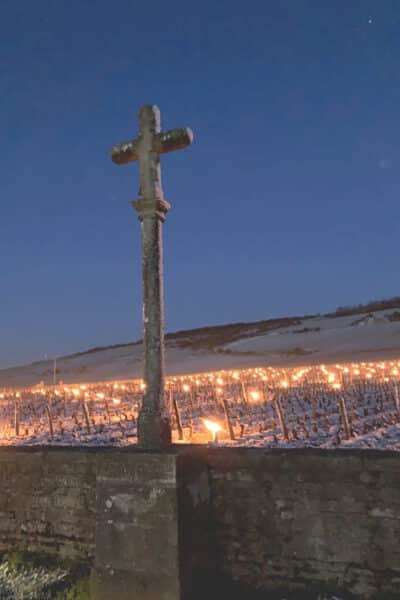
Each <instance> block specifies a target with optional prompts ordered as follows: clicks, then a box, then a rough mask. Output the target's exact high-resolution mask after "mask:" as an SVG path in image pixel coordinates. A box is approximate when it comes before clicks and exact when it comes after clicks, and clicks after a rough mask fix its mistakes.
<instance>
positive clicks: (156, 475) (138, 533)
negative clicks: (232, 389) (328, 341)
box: [0, 447, 400, 600]
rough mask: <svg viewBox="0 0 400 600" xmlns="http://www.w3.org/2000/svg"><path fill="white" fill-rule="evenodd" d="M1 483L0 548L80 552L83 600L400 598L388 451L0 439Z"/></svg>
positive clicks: (396, 482) (396, 470)
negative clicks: (165, 449)
mask: <svg viewBox="0 0 400 600" xmlns="http://www.w3.org/2000/svg"><path fill="white" fill-rule="evenodd" d="M0 485H1V488H0V489H1V493H0V551H9V550H11V549H18V550H28V551H30V552H34V553H35V552H37V553H47V554H52V555H57V556H60V557H62V558H72V559H78V560H80V561H82V560H83V561H87V562H88V563H90V564H91V565H92V566H93V578H92V579H93V590H94V591H93V594H94V595H93V598H94V599H95V600H110V598H112V597H113V596H115V597H118V599H119V600H131V599H132V600H133V599H134V600H152V599H153V598H157V600H180V599H181V598H184V599H185V600H194V599H195V598H197V597H198V598H200V597H201V598H204V597H208V599H209V600H211V599H212V598H214V597H221V595H224V594H225V595H229V594H230V596H229V597H231V598H233V597H235V595H236V592H237V597H240V598H241V599H243V598H248V599H250V598H253V597H254V598H256V597H258V593H259V594H261V596H260V597H262V598H263V599H264V600H265V599H266V598H275V597H276V598H279V600H281V599H282V598H283V597H284V598H287V600H289V598H295V599H296V600H300V598H301V597H302V596H301V593H302V591H304V590H306V589H308V590H309V589H313V588H314V589H318V590H321V589H325V588H326V589H327V590H328V589H329V590H331V591H332V592H336V593H337V595H338V596H339V597H341V598H345V600H349V599H350V598H352V597H354V598H359V599H360V600H369V599H372V598H374V599H376V600H384V599H386V598H393V599H395V598H396V599H397V600H398V598H400V458H399V455H398V454H395V453H390V452H372V451H364V450H363V451H353V450H352V451H350V450H349V451H345V450H340V451H321V450H291V451H283V450H276V451H268V452H266V451H262V450H255V449H254V450H251V449H249V450H245V449H243V450H240V449H223V448H215V449H211V448H206V447H202V448H197V449H196V448H184V447H180V448H175V449H173V450H172V451H171V452H169V453H163V454H157V453H149V452H140V451H138V450H135V449H133V448H132V449H126V450H125V449H124V450H118V449H72V448H68V449H56V448H51V449H50V448H47V449H34V448H26V449H24V448H18V449H16V448H1V449H0ZM343 590H344V591H345V593H343ZM283 592H284V594H285V595H282V593H283ZM339 592H340V593H341V595H340V593H339ZM266 593H268V595H265V594H266ZM291 594H292V595H291ZM307 598H309V596H307Z"/></svg>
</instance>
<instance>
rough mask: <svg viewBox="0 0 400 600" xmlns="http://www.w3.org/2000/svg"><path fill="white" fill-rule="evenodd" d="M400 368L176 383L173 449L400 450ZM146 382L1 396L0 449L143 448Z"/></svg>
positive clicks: (389, 364) (213, 375) (208, 376)
mask: <svg viewBox="0 0 400 600" xmlns="http://www.w3.org/2000/svg"><path fill="white" fill-rule="evenodd" d="M399 379H400V361H386V362H383V361H380V362H378V363H348V364H336V365H329V366H326V365H319V366H310V367H301V368H290V369H288V368H285V369H282V368H273V367H264V368H255V369H244V370H235V371H222V372H210V373H199V374H197V375H195V374H192V375H183V376H179V377H170V378H168V379H167V383H166V398H165V400H166V402H167V403H168V404H169V409H170V414H171V415H172V426H173V436H174V441H175V442H186V443H203V444H204V443H208V442H210V441H212V434H211V433H210V432H209V431H208V429H207V424H206V423H205V421H204V420H205V419H207V420H211V421H212V423H214V424H216V426H217V427H218V428H220V431H219V433H218V440H217V442H218V443H219V444H221V445H228V446H244V447H262V448H278V447H280V448H303V447H320V448H352V447H353V448H375V449H382V450H383V449H386V450H395V451H399V450H400V426H399V424H400V397H399V393H400V390H399ZM143 392H144V388H143V383H142V382H141V381H140V380H129V381H114V382H96V383H93V384H84V385H79V384H77V385H76V386H65V385H57V386H48V387H45V386H35V387H33V388H21V389H20V390H15V389H13V388H8V389H3V391H1V390H0V444H3V445H4V444H7V445H10V444H11V445H38V444H39V445H44V444H54V445H62V446H71V445H80V446H85V445H90V446H100V445H102V446H104V445H113V446H126V445H131V444H134V443H136V441H137V440H136V424H137V418H138V414H139V411H140V407H141V403H142V399H143Z"/></svg>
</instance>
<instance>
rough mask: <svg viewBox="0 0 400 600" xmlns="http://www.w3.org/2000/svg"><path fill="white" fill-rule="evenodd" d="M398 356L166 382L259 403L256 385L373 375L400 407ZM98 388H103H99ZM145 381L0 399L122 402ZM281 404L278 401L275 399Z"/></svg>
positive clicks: (338, 385) (16, 393) (7, 394)
mask: <svg viewBox="0 0 400 600" xmlns="http://www.w3.org/2000/svg"><path fill="white" fill-rule="evenodd" d="M399 367H400V361H379V362H369V363H351V364H336V365H330V366H329V367H327V366H326V365H324V364H322V365H318V366H314V367H303V368H294V369H276V368H273V367H266V368H255V369H245V370H234V371H220V372H211V373H200V374H193V375H185V376H174V377H169V378H167V379H166V382H165V387H166V390H167V391H168V390H169V391H171V392H172V391H173V390H176V391H179V392H183V393H184V394H187V393H193V392H196V390H200V389H201V388H204V387H206V388H209V387H211V389H212V390H213V393H214V394H215V395H216V396H217V397H218V396H221V397H222V396H223V395H224V390H225V389H226V387H227V386H230V385H232V384H240V385H241V386H242V392H243V396H244V398H245V400H246V402H250V403H255V404H256V403H259V402H263V401H265V395H264V393H263V392H262V391H260V387H261V388H263V390H265V388H266V387H268V389H270V390H271V389H273V390H281V393H284V391H285V390H287V389H289V388H293V387H298V386H300V385H305V386H307V387H309V386H315V385H317V386H319V385H321V384H322V385H324V386H328V387H330V388H331V389H332V390H334V391H336V392H339V391H340V390H341V389H343V388H344V387H345V386H347V385H352V384H353V382H354V381H358V382H362V381H370V382H372V380H374V381H376V382H377V383H386V382H389V381H394V382H395V387H394V389H395V401H396V407H397V410H398V412H400V405H399V390H398V383H397V382H398V378H399V374H400V370H399ZM99 389H101V390H102V391H99ZM145 389H146V386H145V383H144V382H143V381H141V380H128V381H124V382H120V381H117V382H111V383H110V382H96V383H91V384H84V385H79V386H76V385H75V386H74V385H63V384H62V383H61V382H60V384H58V385H57V386H44V385H43V384H40V385H39V386H35V387H33V388H30V389H24V390H4V391H2V392H0V401H1V400H7V399H8V400H10V399H13V400H14V401H15V402H18V401H19V400H21V399H22V398H23V397H26V396H30V397H31V396H32V395H33V396H34V397H36V396H37V395H39V396H40V395H41V396H48V397H51V396H52V395H54V396H55V397H63V398H64V400H65V401H68V399H73V398H75V399H76V400H81V401H82V402H84V403H85V402H86V401H93V400H95V401H96V400H98V401H105V400H108V401H111V402H112V403H113V404H114V405H119V404H120V403H121V397H120V396H123V395H124V394H125V393H139V394H143V393H144V392H145ZM278 404H279V403H278ZM340 404H341V409H340V411H341V413H342V414H343V401H340ZM202 421H203V423H204V426H205V427H206V429H207V430H208V431H210V432H211V435H212V439H213V441H216V439H217V434H218V433H219V432H220V431H222V430H223V426H222V425H221V424H220V423H218V422H216V421H212V420H211V419H206V418H204V419H202Z"/></svg>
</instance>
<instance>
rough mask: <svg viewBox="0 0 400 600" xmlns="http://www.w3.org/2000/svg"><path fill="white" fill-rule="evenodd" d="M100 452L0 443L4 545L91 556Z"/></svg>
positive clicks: (1, 538)
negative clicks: (13, 445)
mask: <svg viewBox="0 0 400 600" xmlns="http://www.w3.org/2000/svg"><path fill="white" fill-rule="evenodd" d="M95 505H96V455H95V454H94V453H93V452H87V451H79V450H75V449H73V450H72V449H65V450H62V449H51V450H36V449H33V448H29V449H22V448H21V449H19V448H18V449H17V448H10V447H4V448H0V551H1V552H4V551H10V550H26V551H29V552H34V553H35V552H37V553H46V554H52V555H55V556H61V557H62V558H68V559H77V560H91V559H92V558H93V556H94V534H95V520H96V506H95Z"/></svg>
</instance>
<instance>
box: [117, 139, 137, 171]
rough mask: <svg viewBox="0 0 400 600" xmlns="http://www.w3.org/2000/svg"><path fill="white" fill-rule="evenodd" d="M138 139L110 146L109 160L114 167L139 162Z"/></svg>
mask: <svg viewBox="0 0 400 600" xmlns="http://www.w3.org/2000/svg"><path fill="white" fill-rule="evenodd" d="M139 144H140V138H137V139H136V140H132V141H130V142H123V143H122V144H114V146H111V160H112V161H113V163H115V164H116V165H124V164H125V163H128V162H135V161H136V160H139Z"/></svg>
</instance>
